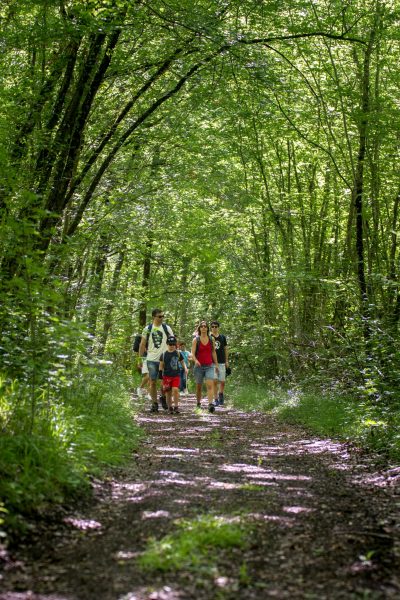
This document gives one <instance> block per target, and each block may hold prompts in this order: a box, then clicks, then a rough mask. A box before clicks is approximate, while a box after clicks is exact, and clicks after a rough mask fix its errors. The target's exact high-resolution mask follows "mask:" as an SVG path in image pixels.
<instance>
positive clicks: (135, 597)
mask: <svg viewBox="0 0 400 600" xmlns="http://www.w3.org/2000/svg"><path fill="white" fill-rule="evenodd" d="M182 598H183V596H182V595H181V593H180V592H179V591H177V590H174V589H173V588H172V587H170V586H168V585H166V586H164V587H162V588H160V589H158V590H151V589H149V588H139V589H138V590H135V591H133V592H128V593H127V594H124V595H123V596H119V598H118V599H117V600H182ZM0 600H1V599H0Z"/></svg>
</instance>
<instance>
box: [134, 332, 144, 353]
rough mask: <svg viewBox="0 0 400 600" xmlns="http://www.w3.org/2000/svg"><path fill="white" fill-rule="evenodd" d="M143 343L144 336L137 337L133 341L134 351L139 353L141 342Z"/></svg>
mask: <svg viewBox="0 0 400 600" xmlns="http://www.w3.org/2000/svg"><path fill="white" fill-rule="evenodd" d="M141 341H142V336H141V335H139V334H138V335H135V339H134V340H133V346H132V349H133V351H134V352H139V346H140V342H141Z"/></svg>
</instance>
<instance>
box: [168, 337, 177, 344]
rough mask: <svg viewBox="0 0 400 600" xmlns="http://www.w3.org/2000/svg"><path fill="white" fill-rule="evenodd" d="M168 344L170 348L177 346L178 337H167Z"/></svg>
mask: <svg viewBox="0 0 400 600" xmlns="http://www.w3.org/2000/svg"><path fill="white" fill-rule="evenodd" d="M167 344H169V345H170V346H176V337H175V336H174V335H169V336H168V337H167Z"/></svg>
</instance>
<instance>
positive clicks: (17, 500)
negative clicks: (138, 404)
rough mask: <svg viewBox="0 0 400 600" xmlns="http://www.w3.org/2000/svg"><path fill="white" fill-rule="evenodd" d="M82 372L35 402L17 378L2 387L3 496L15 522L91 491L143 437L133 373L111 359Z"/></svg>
mask: <svg viewBox="0 0 400 600" xmlns="http://www.w3.org/2000/svg"><path fill="white" fill-rule="evenodd" d="M76 375H77V376H78V375H79V378H78V377H75V383H74V384H73V385H72V386H71V387H69V388H65V389H64V390H63V392H62V393H61V394H60V396H58V397H49V396H44V395H43V393H42V394H41V395H40V396H37V397H36V399H35V401H34V402H33V401H32V398H31V397H29V393H28V392H29V390H28V389H27V388H25V387H24V386H21V385H18V384H17V383H16V382H14V383H13V384H12V385H8V386H6V385H4V384H3V385H2V387H1V393H0V424H1V428H2V433H3V435H2V436H1V438H0V497H1V498H2V501H3V503H4V506H3V511H4V514H3V519H4V521H5V526H6V527H8V528H9V529H10V530H13V529H16V528H19V527H23V525H24V520H25V519H26V518H27V517H31V516H32V515H37V514H38V513H41V512H43V511H45V510H47V509H48V508H49V506H51V505H54V504H59V503H62V502H65V501H68V500H69V499H71V497H74V496H75V495H77V494H79V495H82V494H87V493H88V492H89V489H90V486H89V481H90V476H92V475H99V474H101V473H102V472H104V471H105V470H106V469H107V468H110V467H112V466H115V465H119V464H123V463H124V462H125V461H126V460H127V459H128V458H129V456H130V454H131V452H132V450H134V448H135V447H136V446H137V444H138V442H139V440H140V438H141V430H140V428H139V426H138V425H137V423H136V422H135V413H134V410H133V407H132V404H131V400H130V396H129V391H128V386H129V379H128V378H125V377H124V376H123V375H121V374H120V373H118V374H117V373H114V372H113V371H112V369H111V367H110V366H108V367H97V368H87V369H85V370H84V371H82V370H81V371H80V373H76ZM33 406H34V410H35V414H34V417H33V415H32V407H33Z"/></svg>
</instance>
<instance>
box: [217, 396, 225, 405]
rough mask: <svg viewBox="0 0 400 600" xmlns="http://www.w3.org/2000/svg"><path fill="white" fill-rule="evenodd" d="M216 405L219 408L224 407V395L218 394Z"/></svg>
mask: <svg viewBox="0 0 400 600" xmlns="http://www.w3.org/2000/svg"><path fill="white" fill-rule="evenodd" d="M218 404H219V405H220V406H223V405H224V395H223V394H218Z"/></svg>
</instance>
